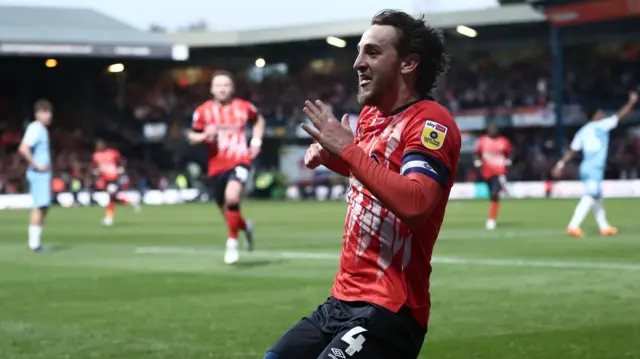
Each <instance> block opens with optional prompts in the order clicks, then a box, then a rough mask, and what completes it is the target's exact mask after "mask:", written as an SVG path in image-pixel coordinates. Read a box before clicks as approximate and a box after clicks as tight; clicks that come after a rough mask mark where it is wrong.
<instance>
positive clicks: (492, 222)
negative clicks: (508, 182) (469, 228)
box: [486, 193, 500, 229]
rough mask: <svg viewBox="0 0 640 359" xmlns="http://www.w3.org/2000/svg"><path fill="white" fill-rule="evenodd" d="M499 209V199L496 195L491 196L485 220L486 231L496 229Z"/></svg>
mask: <svg viewBox="0 0 640 359" xmlns="http://www.w3.org/2000/svg"><path fill="white" fill-rule="evenodd" d="M499 209H500V198H499V196H498V194H497V193H494V194H491V202H490V206H489V217H488V218H487V224H486V228H487V229H495V228H496V219H497V218H498V211H499Z"/></svg>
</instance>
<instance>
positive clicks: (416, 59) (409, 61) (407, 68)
mask: <svg viewBox="0 0 640 359" xmlns="http://www.w3.org/2000/svg"><path fill="white" fill-rule="evenodd" d="M418 64H420V55H416V54H409V55H407V56H405V57H404V58H403V59H402V62H400V72H401V73H402V74H403V75H406V74H409V73H411V72H414V71H415V70H416V69H417V68H418Z"/></svg>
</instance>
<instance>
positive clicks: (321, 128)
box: [302, 100, 353, 156]
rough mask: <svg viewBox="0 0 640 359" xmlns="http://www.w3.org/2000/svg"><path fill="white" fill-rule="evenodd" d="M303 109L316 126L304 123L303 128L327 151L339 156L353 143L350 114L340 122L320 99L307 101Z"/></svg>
mask: <svg viewBox="0 0 640 359" xmlns="http://www.w3.org/2000/svg"><path fill="white" fill-rule="evenodd" d="M303 111H304V113H305V115H307V117H308V118H309V120H310V121H311V123H312V124H313V127H315V128H313V127H311V126H309V125H307V124H302V129H303V130H305V131H306V132H307V133H308V134H309V135H311V137H313V138H314V139H315V140H316V141H318V143H319V144H320V146H322V148H324V149H325V150H327V152H329V153H331V154H333V155H336V156H337V155H339V154H340V152H342V150H344V149H345V147H347V146H349V145H350V144H353V132H352V131H351V126H349V115H346V114H345V115H344V116H343V117H342V121H340V122H339V121H338V120H337V119H336V117H335V116H334V115H333V113H332V112H331V110H330V109H329V107H328V106H327V105H325V104H324V103H322V101H320V100H317V101H316V102H315V103H312V102H311V101H305V103H304V109H303Z"/></svg>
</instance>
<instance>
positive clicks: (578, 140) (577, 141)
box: [569, 130, 583, 152]
mask: <svg viewBox="0 0 640 359" xmlns="http://www.w3.org/2000/svg"><path fill="white" fill-rule="evenodd" d="M582 137H583V136H582V130H580V131H578V133H576V135H575V136H574V137H573V140H572V141H571V145H570V146H569V148H571V150H572V151H575V152H579V151H582V145H583V141H582Z"/></svg>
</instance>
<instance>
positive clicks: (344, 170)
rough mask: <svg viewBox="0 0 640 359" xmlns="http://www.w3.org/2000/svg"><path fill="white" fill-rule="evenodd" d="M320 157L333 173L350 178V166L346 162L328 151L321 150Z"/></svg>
mask: <svg viewBox="0 0 640 359" xmlns="http://www.w3.org/2000/svg"><path fill="white" fill-rule="evenodd" d="M320 156H321V158H322V165H323V166H325V167H327V168H328V169H330V170H331V171H333V172H335V173H337V174H339V175H341V176H344V177H349V175H350V174H351V171H350V170H349V166H347V163H346V162H344V161H343V160H342V159H341V158H340V157H338V156H333V155H332V154H330V153H329V152H327V151H326V150H324V149H323V150H321V152H320Z"/></svg>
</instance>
